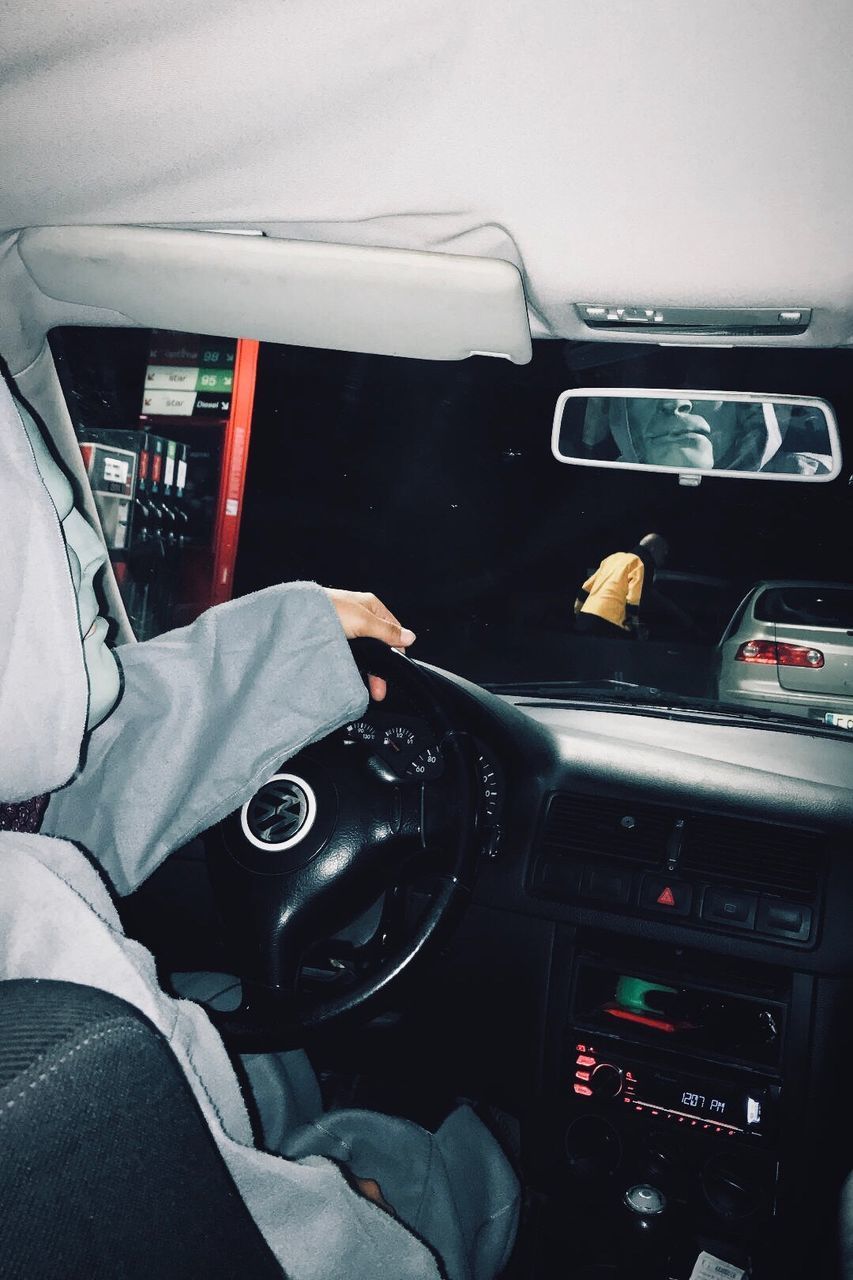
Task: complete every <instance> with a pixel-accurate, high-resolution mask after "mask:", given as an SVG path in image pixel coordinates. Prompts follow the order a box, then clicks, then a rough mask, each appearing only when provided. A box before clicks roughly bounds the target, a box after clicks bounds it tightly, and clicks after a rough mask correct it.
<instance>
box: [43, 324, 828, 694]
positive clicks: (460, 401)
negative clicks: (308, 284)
mask: <svg viewBox="0 0 853 1280" xmlns="http://www.w3.org/2000/svg"><path fill="white" fill-rule="evenodd" d="M75 334H76V335H77V336H76V337H75V336H74V335H75ZM63 342H64V345H63V353H64V354H63V361H64V363H65V365H66V385H67V381H68V379H67V367H68V366H69V365H71V366H73V369H74V378H73V383H74V386H75V392H74V394H73V396H72V414H73V416H75V417H76V418H77V420H78V422H79V421H80V420H81V418H83V419H85V418H87V417H88V419H89V421H88V422H87V425H89V426H92V425H99V424H100V425H109V424H110V423H112V424H114V425H118V424H119V423H120V424H121V425H130V424H132V423H133V422H134V421H135V419H136V417H137V415H138V411H139V403H140V396H141V388H142V379H143V375H144V368H145V362H146V355H147V349H148V334H147V331H142V330H135V331H133V330H130V331H128V330H124V331H122V330H112V331H103V330H101V331H97V333H95V332H94V331H91V330H88V331H87V330H76V331H65V334H64V335H63ZM851 361H853V355H851V354H850V353H848V352H841V351H826V352H822V351H811V352H808V351H792V350H790V349H787V350H777V351H773V350H761V349H751V350H746V349H735V350H728V351H726V350H713V349H709V350H701V349H686V348H677V349H676V348H671V349H670V348H657V347H652V346H645V345H637V346H628V345H614V344H592V343H584V344H577V343H575V344H571V343H566V342H537V343H535V344H534V358H533V361H532V363H531V364H529V365H526V366H515V365H511V364H509V363H508V362H506V361H502V360H494V359H488V358H484V357H473V358H471V359H469V360H467V361H462V362H452V363H435V362H431V361H418V360H406V359H395V358H390V357H381V356H366V355H358V354H347V353H341V352H329V351H320V350H308V349H304V348H296V347H277V346H272V345H269V344H264V345H263V346H262V347H261V354H260V362H259V367H258V382H257V392H256V400H255V412H254V419H253V428H252V442H251V452H250V460H249V471H248V478H247V484H246V494H245V501H244V508H243V516H242V528H241V538H240V552H239V557H238V562H237V573H236V591H237V593H238V594H242V593H245V592H248V591H252V590H255V589H257V588H259V587H263V586H266V585H268V584H270V583H273V582H280V581H286V580H288V579H291V578H313V579H316V580H317V581H320V582H324V583H330V584H333V585H337V586H347V587H354V588H358V589H366V590H371V591H374V592H375V593H376V594H377V595H379V596H380V597H381V598H382V599H383V600H385V601H386V603H387V604H388V605H389V606H390V607H391V608H392V609H393V610H394V611H395V612H396V613H397V614H398V616H399V617H400V618H401V620H402V621H403V622H404V623H405V624H406V625H408V626H410V627H412V629H413V630H415V631H416V632H417V633H418V638H419V643H418V645H417V656H419V657H422V658H425V659H427V660H434V661H437V662H439V663H442V664H445V665H447V666H450V667H453V668H454V669H456V670H459V671H461V672H462V673H463V674H466V675H469V676H471V677H473V678H475V679H476V678H480V679H484V680H488V679H511V678H513V677H516V678H536V677H541V678H551V679H557V678H571V677H573V676H578V675H581V676H586V675H590V674H614V673H615V672H613V671H609V672H591V671H590V670H588V669H587V666H586V665H585V663H586V661H587V659H586V657H585V655H584V653H583V652H582V650H581V649H580V648H579V647H578V642H577V640H576V638H574V637H572V636H571V634H570V620H571V608H572V602H573V599H574V595H575V590H576V587H577V586H578V584H579V583H580V582H581V581H583V579H584V578H585V577H586V575H587V572H588V570H589V568H590V567H591V566H594V565H595V564H597V563H598V561H599V560H600V559H601V558H602V557H603V556H604V555H606V554H608V553H609V552H611V551H613V550H620V549H623V550H624V549H627V548H629V547H630V546H632V545H633V544H634V543H636V541H637V540H638V539H639V538H640V536H642V534H644V533H646V532H649V531H651V530H657V531H659V532H662V533H663V534H665V536H666V537H667V539H668V540H669V542H670V546H671V556H670V561H669V564H668V565H667V570H668V571H674V572H675V573H679V574H689V575H705V576H710V577H711V578H713V579H715V580H716V581H715V582H714V583H712V584H707V583H706V584H702V583H693V584H691V582H690V581H689V580H687V581H682V582H681V583H680V585H679V584H672V587H671V590H672V591H673V592H675V593H676V594H675V597H674V598H677V599H678V602H679V603H680V604H682V605H683V606H685V607H686V608H687V609H688V611H689V612H691V614H692V616H694V618H695V620H696V622H697V624H698V625H699V627H700V630H701V631H702V634H703V637H704V640H705V642H706V644H705V645H704V646H697V645H696V644H695V643H692V644H684V643H682V642H683V641H684V639H685V638H684V637H679V636H677V635H672V634H668V633H665V632H664V631H661V632H660V633H659V634H656V632H655V629H654V628H652V640H653V641H654V640H658V641H660V642H661V644H665V645H666V646H668V647H666V648H665V649H663V650H662V651H661V654H660V655H659V658H660V661H659V662H658V661H657V660H656V661H655V663H654V664H652V665H653V666H654V667H655V670H654V672H653V673H652V674H654V676H655V679H656V681H657V682H659V683H665V671H666V670H667V669H668V667H669V668H673V669H674V668H677V667H678V668H682V669H683V672H684V673H686V672H687V669H688V668H690V669H691V670H693V668H695V671H694V673H693V675H690V676H687V675H685V676H684V679H683V680H682V685H683V691H691V692H696V693H699V692H704V691H705V690H704V689H703V688H702V687H701V683H702V682H701V679H700V677H699V676H698V675H696V672H697V671H698V670H699V668H700V667H702V663H701V662H699V665H698V667H697V666H696V661H697V653H698V652H699V651H701V650H703V649H704V650H708V649H709V648H710V646H712V645H713V644H714V643H715V642H716V640H718V639H719V634H720V631H721V629H722V626H723V625H724V623H725V621H726V620H727V618H728V616H729V615H730V614H731V612H732V610H733V608H734V606H735V605H736V604H737V602H738V600H739V599H740V597H741V596H742V595H743V594H744V592H745V591H746V590H747V589H748V588H749V587H750V586H751V585H752V584H753V583H754V582H756V581H758V580H760V579H763V578H772V577H783V578H784V577H791V578H807V579H808V578H821V579H828V580H832V579H834V580H839V581H850V580H851V576H853V575H851V573H850V568H849V561H850V550H849V537H848V525H849V521H850V517H851V514H853V490H851V488H850V487H848V478H849V475H850V469H851V468H850V462H849V461H848V462H847V463H846V464H845V468H844V471H843V473H842V475H841V477H840V478H839V479H837V480H835V481H833V482H831V483H829V484H816V485H806V484H786V483H783V482H750V481H748V480H726V479H707V478H706V479H705V480H703V482H702V484H701V485H700V486H699V488H695V489H694V488H684V487H682V486H679V485H678V483H677V480H676V478H675V477H673V476H654V475H645V474H642V473H637V472H622V473H620V472H613V471H601V472H597V471H595V470H592V469H589V468H575V467H571V466H565V465H561V464H560V463H558V462H556V461H555V460H554V459H553V458H552V456H551V452H550V431H551V422H552V416H553V411H554V403H555V401H556V398H557V396H558V394H559V392H560V391H562V390H564V389H565V388H567V387H571V386H585V385H588V386H646V387H655V386H660V387H668V388H684V389H688V388H690V389H695V390H698V389H709V390H721V391H722V390H729V389H730V390H740V391H764V392H768V391H771V392H778V393H789V394H800V395H809V396H821V397H824V398H826V399H827V400H829V401H830V403H831V404H832V405H833V407H834V409H835V412H836V416H837V418H838V422H839V427H840V430H841V436H842V443H843V445H844V446H845V448H846V454H845V456H846V457H847V458H848V459H853V426H851V424H853V393H851V387H850V378H849V373H850V369H851ZM98 418H100V423H98V422H97V421H95V419H98ZM663 585H666V584H663ZM615 643H616V646H617V648H618V649H620V650H622V649H624V648H625V647H626V646H625V644H622V643H621V642H618V641H617V642H615ZM598 647H599V648H600V646H598ZM631 647H632V648H634V649H637V648H638V646H631ZM640 647H644V646H640ZM653 647H654V646H652V645H649V646H645V647H644V648H645V650H646V652H647V653H648V657H649V659H651V657H652V648H653ZM636 660H637V659H636V658H635V659H634V663H635V666H633V667H631V666H630V663H629V671H628V673H627V678H638V677H639V678H642V679H645V680H646V681H649V680H651V679H652V674H650V671H648V670H647V671H645V672H641V671H638V670H637V669H636ZM661 662H662V663H663V667H662V668H661V665H660V664H661ZM691 663H692V664H693V665H692V667H691ZM623 667H624V664H620V670H622V668H623ZM623 674H625V673H624V671H623ZM662 675H663V676H664V678H662ZM685 681H686V683H685ZM666 687H669V688H672V689H673V690H674V691H677V687H678V681H677V680H676V681H675V683H674V684H673V683H672V682H670V683H669V684H667V685H666Z"/></svg>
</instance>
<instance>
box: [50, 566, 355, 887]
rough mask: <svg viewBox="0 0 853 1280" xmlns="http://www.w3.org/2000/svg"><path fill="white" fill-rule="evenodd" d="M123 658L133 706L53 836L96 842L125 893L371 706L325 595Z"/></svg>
mask: <svg viewBox="0 0 853 1280" xmlns="http://www.w3.org/2000/svg"><path fill="white" fill-rule="evenodd" d="M117 653H118V655H119V657H120V659H121V665H122V669H123V671H124V690H123V693H122V697H121V699H120V701H119V703H118V706H117V707H116V709H115V711H114V712H113V713H112V715H110V716H109V717H108V718H107V719H106V720H105V721H104V723H103V724H102V725H100V726H99V727H98V728H97V729H95V730H94V732H93V733H92V734H91V735H90V737H89V739H88V742H87V744H86V747H85V750H84V763H83V766H82V768H81V769H80V770H79V772H78V774H77V775H76V777H75V778H74V779H73V780H72V781H71V782H70V783H69V784H68V786H66V787H64V788H63V789H62V790H61V791H57V792H55V793H54V795H53V796H52V798H51V801H50V804H49V805H48V809H47V813H46V815H45V820H44V823H43V825H42V831H43V832H44V833H45V834H47V835H55V836H62V837H64V838H66V839H69V840H74V841H76V842H78V843H80V844H82V845H83V846H84V847H85V848H86V849H88V850H89V852H90V853H91V854H92V855H93V856H94V857H96V858H97V860H98V862H99V863H100V865H101V866H102V867H103V868H104V870H105V872H106V873H107V875H108V876H109V878H110V880H111V881H112V884H113V886H114V888H115V889H116V891H117V892H118V893H120V894H127V893H131V892H132V891H133V890H134V889H135V888H136V887H137V886H138V885H139V884H140V883H141V882H142V881H143V880H144V879H145V878H146V877H147V876H149V875H150V874H151V872H152V871H154V870H155V868H156V867H157V866H159V864H160V863H161V862H162V861H163V859H164V858H165V857H166V855H167V854H169V853H170V852H171V851H172V850H173V849H177V848H179V847H180V846H181V845H183V844H186V843H187V841H188V840H190V839H191V838H192V837H193V836H195V835H197V834H198V833H199V832H200V831H203V830H204V829H205V828H206V827H209V826H212V825H213V823H215V822H218V821H219V820H220V818H223V817H225V815H226V814H228V813H230V812H232V810H234V809H236V808H238V807H239V806H240V805H242V804H243V803H244V802H245V801H246V800H247V799H248V798H249V797H250V796H251V795H252V793H253V792H254V791H256V790H257V788H258V786H260V785H261V784H262V783H263V782H265V781H266V780H267V778H269V777H270V776H271V775H272V774H273V773H274V772H275V771H276V769H277V767H278V766H279V765H280V764H281V763H282V762H283V761H284V760H286V759H287V758H288V757H290V756H292V755H294V754H295V753H296V752H297V751H299V750H301V748H302V747H304V746H307V745H308V743H310V742H314V741H316V740H317V739H319V738H322V737H324V736H325V735H326V734H327V733H330V732H332V730H334V729H336V728H338V727H339V726H341V725H343V724H345V723H346V722H347V720H349V719H352V718H353V717H357V716H359V715H361V713H362V712H363V710H364V708H365V706H366V705H367V691H366V689H365V686H364V682H363V681H362V679H361V676H360V675H359V672H358V669H357V668H356V666H355V663H354V662H353V659H352V655H351V653H350V650H349V645H348V644H347V641H346V637H345V636H344V632H343V628H342V627H341V625H340V622H339V621H338V617H337V614H336V613H335V610H334V607H333V605H332V604H331V602H330V600H329V598H328V596H327V595H326V593H325V592H324V591H323V590H322V588H320V587H318V586H316V585H314V584H313V583H289V584H287V585H284V586H279V587H270V588H268V589H267V590H265V591H259V592H256V593H255V594H254V595H250V596H244V597H242V598H241V599H239V600H233V601H231V602H230V603H228V604H225V605H219V606H218V607H216V608H214V609H210V610H209V611H208V612H207V613H204V614H202V616H201V617H200V618H198V619H197V621H195V622H194V623H192V625H191V626H189V627H184V628H182V629H180V630H178V631H170V632H168V633H167V634H166V635H163V636H158V637H156V638H155V639H153V640H147V641H145V642H144V643H142V644H132V645H125V646H122V647H121V648H119V649H118V650H117Z"/></svg>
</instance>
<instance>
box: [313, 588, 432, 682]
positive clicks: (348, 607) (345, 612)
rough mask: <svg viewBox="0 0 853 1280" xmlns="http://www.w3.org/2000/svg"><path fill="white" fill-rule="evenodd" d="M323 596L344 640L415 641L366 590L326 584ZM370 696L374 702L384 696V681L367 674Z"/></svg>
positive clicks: (395, 645) (395, 644)
mask: <svg viewBox="0 0 853 1280" xmlns="http://www.w3.org/2000/svg"><path fill="white" fill-rule="evenodd" d="M325 592H326V595H327V596H328V597H329V599H330V600H331V602H332V604H333V605H334V606H335V611H336V613H337V615H338V618H339V619H340V623H341V626H342V627H343V629H344V635H345V636H346V638H347V639H348V640H356V639H358V638H359V637H361V636H369V637H371V638H372V639H374V640H384V642H385V643H386V644H387V645H390V646H391V648H392V649H408V647H409V645H410V644H414V642H415V633H414V631H409V629H408V628H407V627H403V626H401V625H400V623H399V621H398V620H397V619H396V618H395V617H394V615H393V613H392V612H391V610H390V609H387V608H386V607H385V605H384V604H383V603H382V601H381V600H378V599H377V598H376V596H374V595H372V594H371V592H369V591H342V590H340V589H339V588H338V587H326V588H325ZM367 680H368V684H369V686H370V696H371V698H373V699H374V701H375V702H381V701H382V699H383V698H384V697H385V693H386V687H385V681H384V680H382V679H381V678H380V677H379V676H368V678H367Z"/></svg>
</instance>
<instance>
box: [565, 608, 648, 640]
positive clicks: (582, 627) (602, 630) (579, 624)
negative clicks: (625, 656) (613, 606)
mask: <svg viewBox="0 0 853 1280" xmlns="http://www.w3.org/2000/svg"><path fill="white" fill-rule="evenodd" d="M575 631H576V632H577V633H578V635H581V636H601V637H602V638H604V639H608V640H616V639H619V640H633V638H634V633H633V631H626V630H625V628H624V627H617V625H616V623H615V622H608V621H607V619H606V618H599V616H598V614H597V613H576V614H575Z"/></svg>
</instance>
